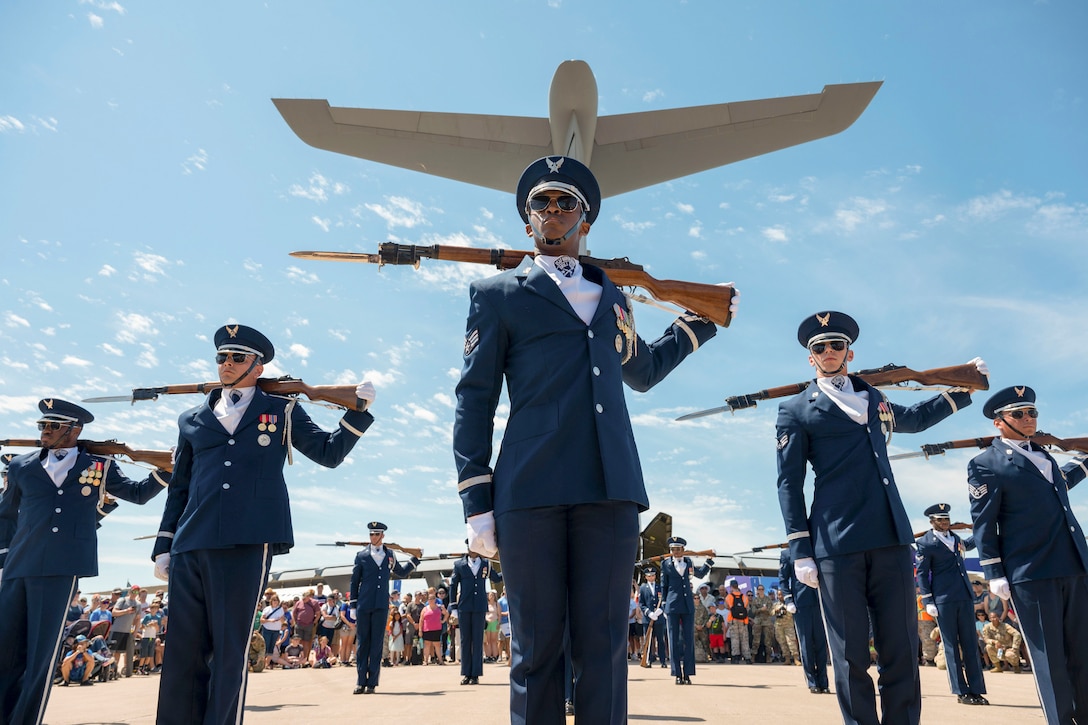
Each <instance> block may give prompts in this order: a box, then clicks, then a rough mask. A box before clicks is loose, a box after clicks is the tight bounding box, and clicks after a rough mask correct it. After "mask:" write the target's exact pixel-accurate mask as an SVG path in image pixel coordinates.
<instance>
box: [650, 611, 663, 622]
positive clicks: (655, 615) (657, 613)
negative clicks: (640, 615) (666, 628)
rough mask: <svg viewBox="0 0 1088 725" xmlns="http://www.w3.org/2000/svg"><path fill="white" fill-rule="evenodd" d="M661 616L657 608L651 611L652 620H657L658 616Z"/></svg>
mask: <svg viewBox="0 0 1088 725" xmlns="http://www.w3.org/2000/svg"><path fill="white" fill-rule="evenodd" d="M660 616H661V614H660V613H659V612H658V611H657V610H656V609H655V610H654V611H652V612H650V620H651V621H654V622H656V621H657V618H658V617H660Z"/></svg>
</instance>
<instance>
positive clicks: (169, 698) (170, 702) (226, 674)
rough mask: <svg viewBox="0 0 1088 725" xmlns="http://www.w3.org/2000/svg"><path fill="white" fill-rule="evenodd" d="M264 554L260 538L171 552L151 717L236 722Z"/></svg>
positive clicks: (184, 723)
mask: <svg viewBox="0 0 1088 725" xmlns="http://www.w3.org/2000/svg"><path fill="white" fill-rule="evenodd" d="M271 559H272V557H271V554H270V552H269V547H268V545H267V544H248V545H243V546H235V547H233V548H230V549H200V550H197V551H185V552H181V553H178V554H171V556H170V582H169V585H170V588H169V591H170V627H169V629H170V638H169V639H170V641H169V643H168V644H167V645H166V649H165V652H164V655H163V665H162V675H161V678H160V680H159V706H158V714H157V717H156V720H155V723H156V725H171V724H172V723H177V725H197V724H198V723H203V724H204V725H227V724H228V723H230V724H231V725H236V724H237V723H241V722H242V715H243V708H244V706H245V697H246V677H247V674H248V664H249V640H250V636H251V634H252V632H253V615H254V613H255V612H256V611H257V603H258V602H259V601H260V598H261V593H262V592H263V591H264V585H265V581H266V580H267V578H268V565H269V563H270V562H271Z"/></svg>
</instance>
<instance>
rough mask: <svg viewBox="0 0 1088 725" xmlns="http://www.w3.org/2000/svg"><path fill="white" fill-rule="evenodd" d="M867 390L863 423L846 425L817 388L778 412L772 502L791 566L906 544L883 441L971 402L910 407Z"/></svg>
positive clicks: (863, 386) (906, 527) (936, 400)
mask: <svg viewBox="0 0 1088 725" xmlns="http://www.w3.org/2000/svg"><path fill="white" fill-rule="evenodd" d="M850 380H851V381H852V382H853V385H854V390H856V391H858V392H861V391H862V390H867V391H868V392H869V420H868V422H867V423H865V424H864V425H860V424H858V423H857V422H855V421H853V420H851V419H850V418H849V416H847V415H846V413H844V412H842V410H840V409H839V407H838V406H837V405H835V403H834V401H833V400H832V399H831V398H830V397H828V396H827V395H826V394H824V393H823V392H822V391H821V390H820V388H819V387H818V386H817V385H816V381H815V380H814V381H812V383H810V384H809V386H808V388H807V389H806V390H805V392H803V393H801V394H800V395H796V396H794V397H793V398H790V399H789V400H787V401H786V402H784V403H782V404H781V405H780V406H779V408H778V422H777V424H776V425H777V437H778V501H779V505H780V506H781V508H782V518H783V519H784V520H785V523H786V540H787V541H788V542H789V543H790V554H791V555H792V556H793V560H794V561H796V560H798V559H804V558H813V557H816V558H824V557H828V556H840V555H842V554H852V553H855V552H859V551H868V550H870V549H877V548H881V547H884V546H895V545H897V544H898V545H904V546H907V545H910V544H912V543H914V533H913V532H912V531H911V528H910V520H909V519H908V518H907V512H906V510H905V509H904V508H903V501H902V500H901V499H900V497H899V490H898V489H897V488H896V485H895V477H894V476H893V475H892V468H891V465H890V463H889V461H888V451H887V445H886V442H885V437H886V435H887V430H888V428H889V427H890V426H891V425H892V417H893V416H894V431H895V432H897V433H917V432H918V431H922V430H925V429H926V428H929V427H930V426H933V425H935V424H937V423H938V422H940V421H942V420H944V419H945V418H947V417H948V416H949V415H951V414H952V413H954V412H956V410H958V409H960V408H964V407H966V406H968V405H970V404H971V396H970V395H968V394H967V393H942V394H941V395H938V396H935V397H933V398H930V399H929V400H926V401H924V402H921V403H918V404H917V405H913V406H911V407H909V408H908V407H904V406H901V405H896V404H894V403H890V402H888V401H886V400H885V399H884V396H883V395H882V394H881V393H880V391H879V390H877V389H876V388H874V387H872V386H871V385H869V384H867V383H866V382H864V381H863V380H861V378H858V377H855V376H850ZM806 464H811V465H812V471H813V473H814V475H815V482H814V484H813V493H812V507H811V510H808V509H806V506H805V491H804V486H805V467H806Z"/></svg>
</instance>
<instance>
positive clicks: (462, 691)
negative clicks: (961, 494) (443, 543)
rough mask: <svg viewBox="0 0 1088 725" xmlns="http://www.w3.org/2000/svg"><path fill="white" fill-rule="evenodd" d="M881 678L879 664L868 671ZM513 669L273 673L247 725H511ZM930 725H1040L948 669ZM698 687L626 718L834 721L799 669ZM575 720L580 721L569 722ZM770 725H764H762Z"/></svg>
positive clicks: (255, 677)
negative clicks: (471, 678) (953, 678)
mask: <svg viewBox="0 0 1088 725" xmlns="http://www.w3.org/2000/svg"><path fill="white" fill-rule="evenodd" d="M871 672H873V675H874V677H875V674H876V672H875V668H874V669H873V670H871ZM508 677H509V669H508V668H507V667H506V666H505V665H484V677H483V678H482V679H481V681H480V685H478V686H475V687H472V686H465V687H462V686H460V685H459V682H460V680H461V677H460V668H459V667H458V666H457V665H446V666H444V667H439V666H436V665H432V666H429V667H418V666H417V667H403V666H402V667H395V668H386V669H385V670H383V671H382V677H381V685H380V686H379V687H378V690H377V692H376V693H375V694H373V695H352V694H351V691H352V689H353V688H354V686H355V669H354V668H350V669H349V668H347V667H338V668H334V669H331V670H311V669H305V670H290V671H285V670H279V669H276V670H271V671H266V672H261V673H257V674H251V675H250V677H249V688H248V693H247V696H246V712H245V718H246V722H248V723H299V722H314V721H317V720H318V719H320V720H322V721H327V722H346V723H355V722H363V721H365V722H418V721H419V720H418V718H419V717H421V716H422V717H425V718H426V719H427V720H434V719H435V718H437V719H438V720H439V721H441V722H442V723H444V724H445V725H506V724H507V723H509V722H510V717H509V710H508V704H507V703H508V698H509V695H508V693H509V688H508ZM921 678H922V723H924V724H925V725H945V724H948V725H962V723H964V722H985V723H986V725H1030V724H1031V723H1043V722H1044V720H1043V714H1042V710H1041V709H1040V708H1039V700H1038V697H1037V695H1036V693H1035V682H1034V679H1033V678H1032V676H1031V675H1030V674H1027V673H1024V674H1021V675H1013V674H1011V673H1005V674H1000V675H997V674H990V673H987V674H986V684H987V686H988V687H989V689H990V692H989V694H988V695H987V697H988V698H989V700H990V702H991V703H992V704H991V705H990V706H989V707H972V706H968V705H960V704H958V703H957V702H956V698H955V697H954V696H952V695H950V694H949V691H948V680H947V677H946V675H945V673H944V672H943V671H941V670H938V669H937V668H935V667H925V668H922V670H921ZM693 679H694V684H693V685H692V686H690V687H688V686H677V685H676V684H675V683H674V682H673V678H672V677H670V676H669V671H668V670H667V669H661V668H659V667H652V668H649V669H643V668H641V667H638V666H637V664H635V665H632V667H631V670H630V687H629V693H630V695H629V697H630V704H629V708H628V710H629V721H630V722H633V723H638V722H645V723H681V724H683V723H718V722H723V721H724V720H723V719H724V718H736V717H738V716H741V717H746V718H747V717H752V716H754V717H757V718H761V719H762V718H766V717H771V718H773V720H772V722H805V723H806V724H807V725H825V724H826V725H837V724H838V723H841V722H842V717H841V716H840V715H839V708H838V705H837V704H836V700H835V697H834V696H832V695H812V694H810V693H809V692H808V689H807V688H806V687H804V686H803V684H802V682H803V678H802V675H801V672H800V668H798V667H791V666H788V665H778V664H774V665H724V664H720V665H705V666H704V665H699V667H698V671H697V674H696V676H695V677H694V678H693ZM158 686H159V678H158V676H156V675H151V676H134V677H132V678H129V679H127V680H126V679H122V680H118V681H115V682H107V683H100V684H96V685H94V686H93V687H55V688H53V692H52V694H51V696H50V698H49V708H48V710H47V711H46V717H45V722H46V723H47V725H77V724H79V725H84V724H86V725H91V724H94V725H101V724H103V723H109V724H112V723H153V722H154V721H155V702H156V699H157V694H158ZM567 721H568V723H571V724H573V722H574V718H573V717H568V718H567ZM763 721H764V722H766V720H763Z"/></svg>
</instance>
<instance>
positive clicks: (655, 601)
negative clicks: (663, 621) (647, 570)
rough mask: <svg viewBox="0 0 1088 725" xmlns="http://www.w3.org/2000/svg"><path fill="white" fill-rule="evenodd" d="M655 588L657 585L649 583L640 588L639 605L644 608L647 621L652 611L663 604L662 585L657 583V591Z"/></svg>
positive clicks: (643, 612)
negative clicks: (653, 585)
mask: <svg viewBox="0 0 1088 725" xmlns="http://www.w3.org/2000/svg"><path fill="white" fill-rule="evenodd" d="M654 589H655V587H652V586H650V585H649V584H643V585H641V586H640V587H639V588H638V606H639V609H641V610H642V616H643V621H647V620H648V619H649V616H650V612H652V611H654V610H655V609H657V608H658V607H660V606H661V601H662V600H661V585H660V584H658V585H657V587H656V589H657V591H656V592H655V591H654Z"/></svg>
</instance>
